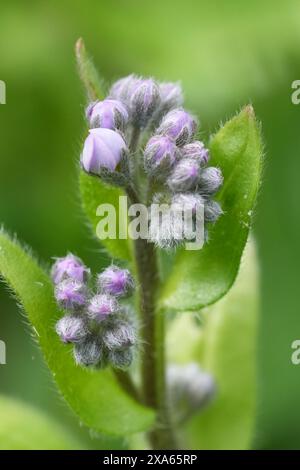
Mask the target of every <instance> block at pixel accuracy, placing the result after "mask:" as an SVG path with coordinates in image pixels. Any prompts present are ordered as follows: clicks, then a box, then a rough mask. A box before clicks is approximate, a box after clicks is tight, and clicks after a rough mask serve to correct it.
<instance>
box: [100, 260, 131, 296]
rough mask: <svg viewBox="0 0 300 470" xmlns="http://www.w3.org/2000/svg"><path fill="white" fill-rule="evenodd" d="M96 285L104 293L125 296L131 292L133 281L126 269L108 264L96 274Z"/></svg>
mask: <svg viewBox="0 0 300 470" xmlns="http://www.w3.org/2000/svg"><path fill="white" fill-rule="evenodd" d="M98 286H99V288H100V290H101V291H102V292H104V293H106V294H110V295H113V296H116V297H125V296H127V295H130V294H131V293H132V291H133V289H134V281H133V277H132V276H131V274H130V272H129V271H128V269H121V268H118V267H117V266H109V267H108V268H106V269H105V270H104V271H103V272H102V273H100V274H99V275H98Z"/></svg>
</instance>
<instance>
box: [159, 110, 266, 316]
mask: <svg viewBox="0 0 300 470" xmlns="http://www.w3.org/2000/svg"><path fill="white" fill-rule="evenodd" d="M210 150H211V156H212V158H211V162H210V163H211V165H213V166H219V167H220V168H221V170H222V172H223V175H224V185H223V188H222V190H221V191H220V193H219V195H218V200H219V201H220V203H221V205H222V209H223V211H224V215H223V216H221V218H220V219H219V220H218V222H217V223H216V225H215V226H214V227H212V228H211V230H210V241H209V242H208V243H207V244H205V246H204V247H203V249H202V250H199V251H187V250H185V249H182V250H181V251H179V252H178V254H177V255H176V258H175V263H174V267H173V270H172V272H171V274H170V276H169V278H168V280H167V281H166V283H165V285H164V286H163V289H162V295H161V305H162V306H163V307H165V308H169V309H175V310H182V311H186V310H197V309H199V308H202V307H204V306H206V305H209V304H212V303H214V302H216V301H217V300H218V299H220V298H221V297H222V296H223V295H224V294H226V292H227V291H228V290H229V289H230V287H231V286H232V284H233V282H234V280H235V278H236V275H237V273H238V269H239V265H240V260H241V256H242V253H243V249H244V246H245V243H246V240H247V237H248V233H249V228H250V224H251V218H252V213H253V208H254V205H255V201H256V197H257V192H258V188H259V184H260V179H261V171H262V143H261V135H260V129H259V126H258V124H257V122H256V119H255V116H254V111H253V109H252V107H251V106H247V107H246V108H244V109H243V110H242V111H241V113H240V114H239V115H237V116H236V117H234V118H233V119H231V120H230V121H229V122H227V124H225V126H224V127H222V128H221V129H220V130H219V132H218V133H217V134H216V135H215V136H214V137H213V138H212V141H211V145H210Z"/></svg>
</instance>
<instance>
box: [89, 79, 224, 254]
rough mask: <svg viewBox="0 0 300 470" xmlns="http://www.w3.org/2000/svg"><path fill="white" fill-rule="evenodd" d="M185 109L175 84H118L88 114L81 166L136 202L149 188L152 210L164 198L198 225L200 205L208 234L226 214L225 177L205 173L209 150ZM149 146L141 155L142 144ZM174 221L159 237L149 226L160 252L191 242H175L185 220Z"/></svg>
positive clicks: (215, 172)
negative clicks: (131, 193)
mask: <svg viewBox="0 0 300 470" xmlns="http://www.w3.org/2000/svg"><path fill="white" fill-rule="evenodd" d="M182 104H183V95H182V91H181V87H180V85H178V84H177V83H158V82H156V81H155V80H153V79H152V78H141V77H138V76H136V75H129V76H128V77H124V78H122V79H120V80H118V81H117V82H115V83H114V84H113V85H112V87H111V89H110V91H109V93H108V96H107V98H105V99H104V100H103V101H97V102H95V103H91V104H90V105H89V106H88V108H87V110H86V117H87V120H88V123H89V126H90V130H89V135H88V137H87V139H86V141H85V144H84V148H83V152H82V156H81V165H82V168H83V169H84V170H85V171H86V172H87V173H90V174H93V175H97V176H99V177H100V178H102V179H104V180H106V181H107V182H109V183H111V184H116V185H120V186H124V187H129V186H130V187H131V188H133V189H134V190H135V193H136V194H138V195H139V194H144V193H145V192H143V188H142V186H147V187H148V188H149V190H148V191H147V197H148V200H147V201H145V202H146V203H147V204H149V203H151V202H153V200H155V198H156V199H157V198H158V199H159V198H160V197H161V196H162V197H163V198H164V199H165V200H166V202H167V203H168V204H169V205H170V206H172V204H173V203H175V204H176V205H177V206H179V201H180V200H182V201H185V203H186V204H187V205H188V207H190V208H192V211H193V214H194V215H193V217H192V218H191V219H192V220H191V223H192V224H194V225H196V217H197V211H196V210H195V208H196V209H197V208H198V207H199V206H202V214H203V215H202V219H203V221H202V222H203V228H204V232H205V233H206V232H207V227H206V226H205V224H207V223H214V222H216V221H217V219H218V218H219V216H220V215H221V214H222V209H221V207H220V205H219V204H218V203H217V202H216V201H214V200H213V198H214V196H215V194H216V193H217V191H218V190H219V189H220V187H221V186H222V183H223V176H222V173H221V171H220V169H218V168H215V167H213V166H208V161H209V150H208V149H207V148H206V147H205V145H204V143H203V142H202V141H200V140H196V137H195V135H196V131H197V127H198V122H197V119H196V118H195V117H194V116H193V115H191V114H190V113H189V112H187V111H186V110H185V109H184V108H183V107H182ZM153 130H154V131H153ZM136 136H138V137H137V138H136ZM143 136H144V137H146V139H145V138H141V137H143ZM139 137H140V139H139ZM133 140H135V144H134V145H132V142H133ZM145 140H146V145H145V146H143V148H142V146H139V145H138V143H139V141H140V142H142V143H143V142H145ZM139 153H140V155H139ZM137 175H138V177H137ZM145 183H146V184H145ZM140 186H141V187H140ZM141 202H143V201H141ZM170 210H172V209H170ZM179 212H180V211H179ZM181 212H182V211H181ZM169 220H170V222H169V223H168V222H167V221H166V222H164V227H163V231H162V234H161V233H160V232H161V226H159V227H157V226H156V221H150V232H151V236H150V240H151V241H152V242H154V243H155V244H157V245H158V246H159V247H161V248H165V247H173V246H177V245H179V244H181V243H183V242H185V241H187V240H188V239H187V238H185V237H184V236H182V234H181V236H178V232H179V226H182V215H181V214H179V215H178V219H176V216H175V218H174V217H173V216H172V217H169ZM181 232H182V230H181ZM188 241H193V240H192V239H189V240H188Z"/></svg>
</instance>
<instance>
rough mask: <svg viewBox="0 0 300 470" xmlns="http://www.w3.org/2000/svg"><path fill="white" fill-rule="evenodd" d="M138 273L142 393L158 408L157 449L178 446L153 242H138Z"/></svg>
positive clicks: (152, 436) (153, 435)
mask: <svg viewBox="0 0 300 470" xmlns="http://www.w3.org/2000/svg"><path fill="white" fill-rule="evenodd" d="M135 256H136V264H137V273H138V278H139V282H140V310H141V321H142V327H141V336H142V340H143V343H144V344H143V346H144V350H143V359H142V388H143V390H142V393H143V400H144V403H145V405H147V406H150V407H153V408H155V409H156V411H157V423H156V427H155V429H153V430H152V431H151V432H150V434H149V440H150V442H151V445H152V447H153V448H154V449H174V448H176V443H175V438H174V435H173V431H172V427H171V424H170V420H169V412H168V405H167V396H166V387H165V375H166V374H165V354H164V317H163V315H162V314H161V312H158V311H157V309H156V294H157V288H158V285H159V277H158V269H157V256H156V251H155V247H154V245H153V243H148V242H147V240H143V239H137V240H136V241H135Z"/></svg>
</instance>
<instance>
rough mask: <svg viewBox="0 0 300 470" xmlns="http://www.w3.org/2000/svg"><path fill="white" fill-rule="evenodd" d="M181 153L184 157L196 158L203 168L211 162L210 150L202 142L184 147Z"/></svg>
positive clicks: (195, 142)
mask: <svg viewBox="0 0 300 470" xmlns="http://www.w3.org/2000/svg"><path fill="white" fill-rule="evenodd" d="M181 152H182V156H183V157H187V158H194V159H195V160H197V161H198V162H199V164H200V165H201V166H204V165H206V164H207V162H208V160H209V150H208V149H207V148H206V147H205V146H204V143H203V142H201V141H200V140H195V141H194V142H191V143H190V144H186V145H184V146H183V147H182V149H181Z"/></svg>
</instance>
